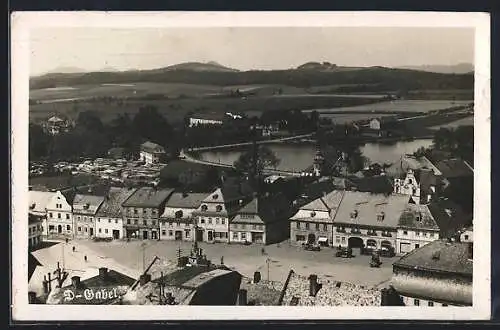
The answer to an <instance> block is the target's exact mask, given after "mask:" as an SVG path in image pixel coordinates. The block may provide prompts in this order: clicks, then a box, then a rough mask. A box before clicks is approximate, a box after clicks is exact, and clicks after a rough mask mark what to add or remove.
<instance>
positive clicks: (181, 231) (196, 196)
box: [160, 192, 209, 241]
mask: <svg viewBox="0 0 500 330" xmlns="http://www.w3.org/2000/svg"><path fill="white" fill-rule="evenodd" d="M208 194H209V193H186V192H174V193H173V194H172V195H171V196H170V197H169V199H168V200H167V203H166V204H165V210H164V212H163V213H162V215H161V217H160V239H162V240H183V241H193V240H194V225H195V222H194V217H193V212H195V211H196V210H197V209H198V208H199V207H200V205H201V202H202V201H203V200H204V199H205V198H206V197H207V195H208Z"/></svg>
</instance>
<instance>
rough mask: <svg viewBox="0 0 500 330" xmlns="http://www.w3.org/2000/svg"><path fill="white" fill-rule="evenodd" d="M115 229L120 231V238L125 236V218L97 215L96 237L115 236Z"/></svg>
mask: <svg viewBox="0 0 500 330" xmlns="http://www.w3.org/2000/svg"><path fill="white" fill-rule="evenodd" d="M114 230H117V231H118V239H121V238H124V237H125V234H124V230H123V219H122V218H121V217H97V220H96V223H95V236H96V237H100V238H113V231H114ZM106 231H107V232H106Z"/></svg>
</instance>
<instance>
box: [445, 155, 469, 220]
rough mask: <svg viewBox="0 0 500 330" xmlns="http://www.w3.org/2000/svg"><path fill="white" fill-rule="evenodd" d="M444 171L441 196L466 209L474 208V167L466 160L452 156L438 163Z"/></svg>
mask: <svg viewBox="0 0 500 330" xmlns="http://www.w3.org/2000/svg"><path fill="white" fill-rule="evenodd" d="M436 167H437V168H438V169H439V170H440V171H441V172H442V173H443V175H442V189H441V190H442V192H441V196H444V197H448V198H450V199H452V200H453V201H455V202H456V203H457V204H460V205H461V206H462V207H463V208H464V210H467V211H468V212H471V213H472V211H473V208H474V169H473V168H472V166H470V165H469V163H467V162H466V161H465V160H462V159H457V158H450V159H444V160H441V161H439V162H437V163H436Z"/></svg>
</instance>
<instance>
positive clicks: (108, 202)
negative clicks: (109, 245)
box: [95, 187, 135, 239]
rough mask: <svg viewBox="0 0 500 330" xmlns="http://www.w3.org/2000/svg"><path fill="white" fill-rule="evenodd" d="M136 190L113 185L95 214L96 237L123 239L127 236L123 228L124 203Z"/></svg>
mask: <svg viewBox="0 0 500 330" xmlns="http://www.w3.org/2000/svg"><path fill="white" fill-rule="evenodd" d="M134 191H135V190H133V189H129V188H119V187H111V188H110V189H109V192H108V194H107V195H106V196H105V197H104V201H103V203H102V204H101V206H100V207H99V209H98V210H97V213H96V215H95V217H96V219H97V220H96V223H95V237H98V238H112V239H121V238H124V237H125V234H124V230H123V215H122V203H123V202H124V201H125V200H126V199H127V198H129V197H130V195H131V194H132V193H133V192H134Z"/></svg>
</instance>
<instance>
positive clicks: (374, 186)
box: [349, 175, 393, 193]
mask: <svg viewBox="0 0 500 330" xmlns="http://www.w3.org/2000/svg"><path fill="white" fill-rule="evenodd" d="M349 180H350V182H351V183H352V185H353V186H354V187H355V188H356V190H357V191H362V192H373V193H391V192H392V191H393V187H392V181H391V179H390V178H388V177H387V176H386V175H374V176H367V177H362V178H359V177H351V178H349ZM351 189H352V188H351Z"/></svg>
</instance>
